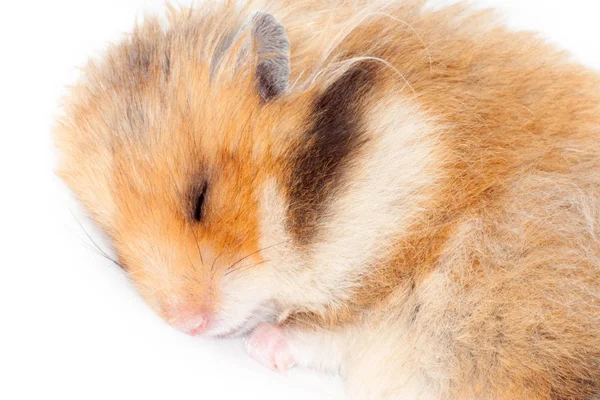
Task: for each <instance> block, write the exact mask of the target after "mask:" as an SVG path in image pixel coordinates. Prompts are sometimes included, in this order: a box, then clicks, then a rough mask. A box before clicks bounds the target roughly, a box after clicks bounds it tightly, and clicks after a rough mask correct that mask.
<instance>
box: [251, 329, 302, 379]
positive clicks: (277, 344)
mask: <svg viewBox="0 0 600 400" xmlns="http://www.w3.org/2000/svg"><path fill="white" fill-rule="evenodd" d="M246 351H247V352H248V354H249V355H250V356H251V357H252V358H254V359H255V360H256V361H258V362H259V363H261V364H262V365H264V366H266V367H268V368H270V369H272V370H274V371H280V372H283V371H286V370H288V369H290V368H292V367H293V366H294V365H295V364H296V361H295V360H294V357H293V356H292V353H291V351H290V344H289V341H288V338H287V337H286V336H285V334H284V333H283V331H282V330H281V329H280V328H278V327H277V326H275V325H271V324H267V323H262V324H260V325H258V326H257V327H256V328H255V329H254V331H252V333H250V335H249V336H248V338H247V339H246Z"/></svg>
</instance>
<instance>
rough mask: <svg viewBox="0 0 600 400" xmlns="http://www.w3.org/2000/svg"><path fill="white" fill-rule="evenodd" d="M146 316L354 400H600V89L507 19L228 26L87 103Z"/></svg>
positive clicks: (226, 18) (96, 82) (97, 178)
mask: <svg viewBox="0 0 600 400" xmlns="http://www.w3.org/2000/svg"><path fill="white" fill-rule="evenodd" d="M55 142H56V145H57V148H58V151H59V154H60V160H59V166H58V173H59V175H60V176H61V177H62V178H63V179H64V181H65V182H66V183H67V184H68V186H69V187H70V188H71V189H72V190H73V192H74V193H75V194H76V195H77V197H78V198H79V199H80V200H81V202H82V203H83V205H84V206H85V208H86V210H87V211H88V212H89V213H90V214H91V215H92V217H93V218H94V220H95V221H96V222H97V224H98V225H99V226H100V227H101V228H102V229H103V230H104V231H106V233H107V235H108V236H109V237H110V240H111V242H112V245H113V246H114V249H115V252H116V254H117V255H118V261H119V263H120V264H121V265H122V266H123V268H124V269H125V270H126V271H127V273H128V275H129V276H130V278H131V280H132V282H133V284H134V285H135V286H136V288H137V289H138V290H139V291H140V292H141V294H142V295H143V297H144V298H145V300H146V301H147V302H148V304H149V305H150V306H151V307H152V308H153V309H154V310H156V312H157V313H158V314H160V315H161V316H162V317H163V318H164V319H165V321H167V322H168V323H169V324H171V325H173V326H175V327H177V328H179V329H181V330H182V331H184V332H187V333H189V334H192V335H206V336H213V337H232V336H242V335H248V337H247V349H248V352H249V353H250V354H251V355H252V356H253V357H254V358H256V359H257V360H258V361H260V362H261V363H264V364H265V365H267V366H268V367H271V368H274V369H277V370H285V369H287V368H291V367H292V366H301V367H312V368H318V369H320V370H324V371H328V372H333V373H339V374H340V375H342V376H343V378H344V381H345V383H346V390H347V393H348V396H349V397H351V398H353V399H506V400H513V399H556V400H558V399H577V400H584V399H585V400H591V399H600V79H599V76H598V75H597V74H596V73H594V72H592V71H590V70H588V69H586V68H584V67H581V66H579V65H577V64H576V63H574V62H573V61H571V60H570V58H569V57H568V56H567V55H565V54H563V53H561V52H558V51H557V50H555V49H554V48H553V47H551V46H550V45H547V44H545V43H544V42H542V41H541V40H539V39H537V38H536V37H535V36H534V35H532V34H529V33H511V32H507V31H506V30H505V29H504V28H502V27H501V26H499V25H498V24H497V23H496V21H495V17H494V15H493V14H491V13H488V12H481V11H478V12H472V11H470V10H469V9H468V7H466V6H454V7H450V8H444V9H437V10H433V9H426V8H423V2H421V1H366V0H364V1H353V2H348V1H338V0H334V1H317V0H308V1H301V2H295V1H292V0H280V1H269V2H266V3H261V2H258V1H250V2H249V3H245V4H241V3H240V2H236V1H227V2H220V1H207V2H205V4H204V5H202V6H200V7H198V8H195V9H184V10H176V9H173V8H171V9H170V12H169V16H168V18H166V19H165V20H162V19H159V18H156V19H154V18H147V19H146V21H145V22H143V23H141V24H140V25H139V26H137V28H136V29H135V31H134V32H133V33H132V34H131V35H130V36H127V37H126V38H125V39H124V40H123V41H122V42H121V43H119V44H116V45H114V46H112V47H110V48H109V49H108V50H107V52H106V54H105V56H104V57H103V58H102V59H100V60H94V61H90V63H89V64H88V65H87V67H86V68H85V71H84V75H83V77H82V79H81V81H80V82H79V83H78V84H77V85H76V86H74V87H73V88H72V90H71V92H70V95H69V97H68V98H67V99H66V101H65V105H64V116H63V117H62V118H61V119H60V121H59V123H58V124H57V128H56V132H55Z"/></svg>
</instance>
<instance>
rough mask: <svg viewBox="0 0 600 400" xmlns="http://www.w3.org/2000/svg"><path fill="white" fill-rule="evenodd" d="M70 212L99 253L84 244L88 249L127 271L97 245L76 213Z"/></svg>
mask: <svg viewBox="0 0 600 400" xmlns="http://www.w3.org/2000/svg"><path fill="white" fill-rule="evenodd" d="M69 212H70V213H71V215H72V216H73V218H74V219H75V221H76V222H77V224H78V225H79V227H80V228H81V230H82V231H83V233H85V236H87V238H88V239H89V241H90V242H92V244H93V245H94V246H95V248H96V249H97V251H94V248H92V247H90V246H89V245H88V244H87V243H85V242H84V244H85V245H86V247H87V248H88V249H89V250H91V251H93V252H94V253H96V254H97V255H99V256H102V257H104V258H106V259H107V260H109V261H111V262H112V263H113V264H115V265H117V266H118V267H120V268H122V269H125V267H124V266H123V265H122V264H121V263H119V262H118V261H117V260H115V259H113V258H112V257H110V256H109V255H108V254H107V253H106V252H105V251H104V250H103V249H102V248H101V247H100V246H99V245H98V243H96V241H95V240H94V239H93V238H92V236H91V235H90V234H89V233H88V231H87V230H86V229H85V228H84V226H83V224H82V223H81V221H80V220H79V218H77V216H76V215H75V213H74V212H73V210H69Z"/></svg>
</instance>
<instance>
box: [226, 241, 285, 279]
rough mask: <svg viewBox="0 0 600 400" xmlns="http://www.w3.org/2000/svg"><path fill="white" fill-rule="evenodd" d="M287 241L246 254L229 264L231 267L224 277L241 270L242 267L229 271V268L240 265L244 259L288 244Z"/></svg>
mask: <svg viewBox="0 0 600 400" xmlns="http://www.w3.org/2000/svg"><path fill="white" fill-rule="evenodd" d="M288 241H289V239H288V240H283V241H281V242H279V243H275V244H272V245H270V246H266V247H263V248H262V249H258V250H256V251H253V252H252V253H250V254H248V255H245V256H244V257H242V258H240V259H239V260H237V261H236V262H234V263H233V264H231V265H230V266H229V271H228V272H227V273H226V274H225V275H228V274H229V273H231V272H233V271H237V270H238V269H240V268H242V267H243V266H241V267H238V268H234V269H231V268H233V267H235V266H236V265H238V264H239V263H241V262H242V261H244V260H245V259H247V258H248V257H252V256H253V255H255V254H256V253H260V252H261V251H264V250H268V249H270V248H273V247H275V246H279V245H280V244H283V243H286V242H288Z"/></svg>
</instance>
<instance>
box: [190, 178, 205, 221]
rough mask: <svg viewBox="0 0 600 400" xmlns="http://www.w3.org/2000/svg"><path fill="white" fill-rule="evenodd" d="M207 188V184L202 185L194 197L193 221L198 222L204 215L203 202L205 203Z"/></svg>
mask: <svg viewBox="0 0 600 400" xmlns="http://www.w3.org/2000/svg"><path fill="white" fill-rule="evenodd" d="M207 188H208V184H207V183H206V182H205V183H203V184H202V188H201V189H200V192H199V193H198V196H197V197H196V202H195V203H194V204H195V205H194V214H193V216H194V219H195V220H196V221H198V222H200V221H201V220H202V217H203V215H204V202H205V201H206V190H207Z"/></svg>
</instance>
